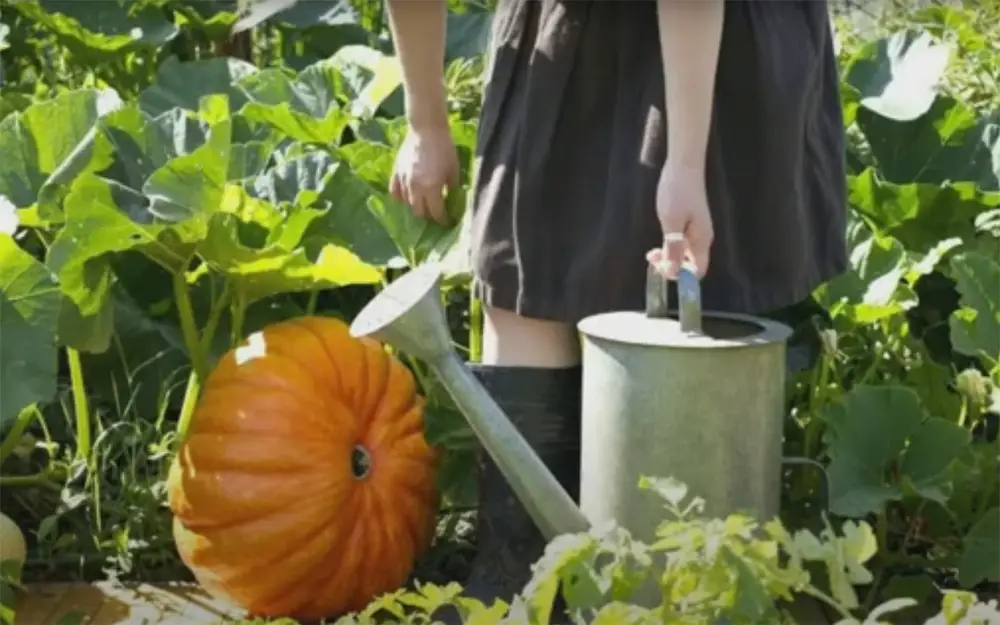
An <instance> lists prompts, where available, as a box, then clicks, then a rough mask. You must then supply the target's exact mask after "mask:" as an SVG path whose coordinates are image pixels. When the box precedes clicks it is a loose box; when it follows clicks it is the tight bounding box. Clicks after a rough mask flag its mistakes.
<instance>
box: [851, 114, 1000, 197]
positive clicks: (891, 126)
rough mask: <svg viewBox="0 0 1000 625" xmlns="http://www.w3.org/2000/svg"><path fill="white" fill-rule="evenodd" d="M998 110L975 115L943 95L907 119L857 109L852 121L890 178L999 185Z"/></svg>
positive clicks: (989, 188) (983, 186) (994, 188)
mask: <svg viewBox="0 0 1000 625" xmlns="http://www.w3.org/2000/svg"><path fill="white" fill-rule="evenodd" d="M998 123H1000V113H994V114H992V115H988V116H985V117H982V118H980V117H978V116H977V114H976V112H975V110H973V109H972V108H970V107H968V106H966V105H965V104H962V103H961V102H959V101H957V100H954V99H952V98H949V97H946V96H940V97H938V99H937V100H935V102H934V104H933V106H931V108H930V109H929V110H928V111H927V112H926V113H925V114H923V115H922V116H920V117H919V118H916V119H913V120H912V121H902V122H901V121H893V120H891V119H888V118H885V117H882V116H880V115H878V114H876V113H873V112H870V111H867V110H865V109H860V110H859V111H858V114H857V124H858V127H859V128H860V129H861V131H862V132H863V133H864V135H865V138H866V139H867V140H868V143H869V145H870V147H871V154H872V157H873V159H874V162H875V165H876V167H877V168H878V170H879V172H880V174H881V175H882V176H883V177H884V178H885V179H886V180H887V181H889V182H893V183H896V184H907V183H912V182H917V183H928V184H933V185H941V184H948V183H952V182H971V183H974V184H975V186H977V187H978V188H979V189H981V190H983V191H997V190H1000V161H998V160H997V159H998V158H1000V157H998V156H997V154H998V150H1000V133H998V132H997V124H998Z"/></svg>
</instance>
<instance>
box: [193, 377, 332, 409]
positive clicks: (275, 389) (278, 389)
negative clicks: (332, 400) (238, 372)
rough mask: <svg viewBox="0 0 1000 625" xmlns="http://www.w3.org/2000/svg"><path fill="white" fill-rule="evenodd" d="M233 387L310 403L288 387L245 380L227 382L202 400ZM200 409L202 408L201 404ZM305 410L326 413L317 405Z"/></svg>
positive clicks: (209, 392) (205, 395) (209, 391)
mask: <svg viewBox="0 0 1000 625" xmlns="http://www.w3.org/2000/svg"><path fill="white" fill-rule="evenodd" d="M232 386H238V387H247V388H252V389H254V390H255V391H270V392H272V393H281V394H283V395H287V396H288V397H292V398H293V399H295V400H297V401H302V402H306V401H308V400H307V399H306V398H305V397H303V396H301V395H300V394H298V393H296V392H294V391H293V390H292V389H290V388H287V387H284V386H279V385H277V384H261V383H260V382H259V381H251V380H243V379H232V380H226V381H225V383H224V384H223V385H221V386H216V387H214V388H213V389H211V390H208V391H206V392H205V394H204V395H203V396H202V400H201V401H202V402H204V401H206V400H207V399H208V398H209V397H211V396H213V395H214V394H215V393H213V391H215V390H216V389H218V391H217V392H220V393H225V392H226V391H227V390H228V388H229V387H232ZM226 399H227V400H228V401H232V400H230V399H229V398H226ZM199 407H200V403H199ZM303 408H309V409H310V410H314V411H316V412H323V411H324V410H323V408H321V407H320V406H316V405H306V406H303Z"/></svg>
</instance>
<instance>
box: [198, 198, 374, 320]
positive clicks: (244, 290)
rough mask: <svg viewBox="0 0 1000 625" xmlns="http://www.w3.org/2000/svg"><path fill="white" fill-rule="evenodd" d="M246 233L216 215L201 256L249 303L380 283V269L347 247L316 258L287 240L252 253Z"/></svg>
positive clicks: (327, 249) (326, 248)
mask: <svg viewBox="0 0 1000 625" xmlns="http://www.w3.org/2000/svg"><path fill="white" fill-rule="evenodd" d="M242 229H243V228H242V227H241V222H240V221H239V220H238V219H237V218H236V217H235V216H233V215H227V214H219V215H217V216H216V217H215V218H214V219H213V220H212V222H211V224H210V226H209V233H208V237H207V238H206V240H205V244H204V246H203V247H202V249H201V250H200V254H201V256H202V258H203V259H204V260H205V262H207V263H208V265H209V266H210V267H211V268H212V269H213V270H215V271H218V272H219V273H221V274H223V275H225V276H226V277H227V278H228V279H229V280H230V281H232V282H233V283H234V284H235V285H236V288H237V289H238V290H239V292H240V293H241V295H242V296H243V297H245V298H246V301H247V302H253V301H257V300H260V299H263V298H265V297H269V296H271V295H275V294H277V293H289V292H296V291H312V290H316V289H323V288H333V287H337V286H344V285H348V284H375V283H377V282H379V281H381V279H382V274H381V273H380V272H379V271H378V270H377V269H375V268H374V267H372V266H370V265H368V264H366V263H365V262H363V261H362V260H361V259H359V258H358V257H357V256H355V255H354V254H353V253H351V252H350V251H349V250H347V249H345V248H343V247H340V246H337V245H333V244H328V245H325V246H323V247H322V248H321V249H320V250H319V253H318V254H317V255H316V257H315V258H310V257H309V256H308V255H307V253H306V250H305V249H304V248H302V247H298V246H297V245H295V243H292V242H288V241H282V242H278V243H272V244H270V245H267V246H265V247H262V248H253V247H250V246H248V245H246V244H245V243H244V242H243V241H242V240H241V237H240V231H241V230H242Z"/></svg>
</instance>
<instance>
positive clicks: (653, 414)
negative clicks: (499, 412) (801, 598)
mask: <svg viewBox="0 0 1000 625" xmlns="http://www.w3.org/2000/svg"><path fill="white" fill-rule="evenodd" d="M666 294H667V282H666V280H664V279H663V278H661V277H660V276H659V274H658V273H657V272H655V271H654V270H652V268H650V270H649V275H648V278H647V307H646V311H645V312H644V313H643V312H612V313H605V314H599V315H594V316H591V317H588V318H586V319H584V320H582V321H581V322H580V324H579V329H580V332H581V334H582V343H583V428H582V429H583V440H582V445H583V449H582V455H583V466H582V473H581V485H580V492H581V508H582V509H583V513H584V514H585V515H586V517H587V519H588V520H589V521H590V522H591V523H592V524H595V525H597V524H603V523H607V522H609V521H612V520H613V521H615V522H616V523H617V524H618V525H620V526H622V527H624V528H626V529H628V530H629V531H630V532H631V533H632V534H633V535H634V536H635V537H636V538H638V539H641V540H643V541H646V542H650V541H651V540H652V539H653V537H654V532H655V529H656V526H657V525H658V524H659V523H661V522H663V520H664V519H665V516H664V510H663V502H662V501H661V500H660V499H659V498H658V497H657V496H656V495H654V494H652V493H650V492H647V491H644V490H639V488H638V482H639V479H640V477H641V476H649V477H673V478H676V479H678V480H681V481H682V482H684V483H685V484H686V485H687V486H688V489H689V492H690V493H691V494H692V495H693V496H698V497H701V498H703V499H704V500H705V514H707V515H709V516H712V517H724V516H726V515H728V514H730V513H733V512H748V513H750V514H753V515H754V516H755V517H757V518H759V519H763V520H766V519H770V518H773V517H774V516H775V515H777V513H778V507H779V503H780V496H781V472H782V467H781V465H782V452H781V441H782V426H783V422H784V416H783V413H784V404H785V359H786V341H787V340H788V338H789V336H790V335H791V329H790V328H788V327H787V326H785V325H783V324H781V323H777V322H775V321H771V320H766V319H760V318H757V317H753V316H749V315H740V314H727V313H719V312H706V313H703V312H702V310H701V291H700V285H699V282H698V278H697V276H696V275H695V274H694V273H693V272H691V271H690V270H689V269H687V268H684V269H682V270H681V272H680V274H679V275H678V277H677V295H678V306H677V313H676V314H673V313H671V312H670V311H669V309H668V308H667V303H668V300H667V296H666Z"/></svg>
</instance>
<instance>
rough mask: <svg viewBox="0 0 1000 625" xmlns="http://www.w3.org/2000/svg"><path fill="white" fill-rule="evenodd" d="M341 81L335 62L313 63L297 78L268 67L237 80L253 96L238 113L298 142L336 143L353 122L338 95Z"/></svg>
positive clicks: (283, 71) (249, 95) (250, 96)
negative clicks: (272, 127)
mask: <svg viewBox="0 0 1000 625" xmlns="http://www.w3.org/2000/svg"><path fill="white" fill-rule="evenodd" d="M342 81H343V78H342V76H341V74H340V71H339V70H338V69H337V67H336V66H335V65H334V64H333V62H332V61H321V62H319V63H315V64H313V65H310V66H309V67H307V68H306V69H304V70H303V71H302V72H300V73H299V75H298V76H297V77H294V78H293V77H291V76H290V75H289V73H288V72H286V71H285V70H282V69H278V68H271V69H265V70H262V71H260V72H257V73H256V74H251V75H249V76H245V77H243V78H242V79H240V80H239V81H238V85H239V87H240V88H241V89H242V90H244V91H245V92H246V94H247V95H248V97H249V98H250V102H248V103H247V104H245V105H243V106H242V107H241V108H240V109H239V112H240V113H241V114H242V115H244V116H245V117H246V118H247V119H249V120H253V121H259V122H266V123H268V124H271V125H272V126H274V127H275V128H277V129H278V130H280V131H281V132H283V133H284V134H286V135H287V136H289V137H291V138H292V139H295V140H297V141H308V142H313V143H319V144H322V145H329V144H331V143H337V142H338V141H339V140H340V135H341V133H343V131H344V129H345V128H347V125H348V123H349V122H350V121H351V116H350V115H349V114H348V113H347V111H346V110H344V109H343V108H341V101H340V100H339V98H338V96H340V95H341V93H342V91H341V84H342Z"/></svg>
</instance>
